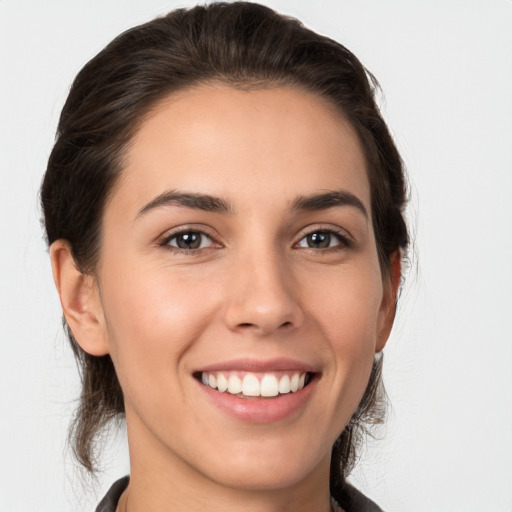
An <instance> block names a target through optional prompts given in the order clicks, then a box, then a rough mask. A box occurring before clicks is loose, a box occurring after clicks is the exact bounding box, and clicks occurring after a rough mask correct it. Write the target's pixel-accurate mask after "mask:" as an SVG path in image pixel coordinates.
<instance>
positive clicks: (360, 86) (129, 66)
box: [41, 2, 408, 494]
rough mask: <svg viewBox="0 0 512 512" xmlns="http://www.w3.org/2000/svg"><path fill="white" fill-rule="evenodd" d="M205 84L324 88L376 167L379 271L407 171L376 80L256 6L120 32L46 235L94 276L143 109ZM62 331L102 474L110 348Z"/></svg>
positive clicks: (345, 453) (48, 216) (335, 473)
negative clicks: (84, 344) (103, 350)
mask: <svg viewBox="0 0 512 512" xmlns="http://www.w3.org/2000/svg"><path fill="white" fill-rule="evenodd" d="M208 82H221V83H224V84H227V85H231V86H233V87H269V86H276V85H277V86H279V85H283V86H292V87H298V88H302V89H304V90H307V91H310V92H313V93H315V94H318V95H319V96H321V97H323V98H325V99H327V100H328V101H329V102H330V104H331V105H332V106H333V107H334V108H335V109H336V110H337V111H338V112H340V113H341V114H342V115H344V116H345V118H346V119H347V120H348V121H349V122H350V123H351V124H352V126H353V127H354V128H355V130H356V131H357V133H358V135H359V137H360V140H361V143H362V146H363V150H364V152H365V156H366V159H367V163H368V174H369V176H368V177H369V181H370V189H371V201H372V204H371V206H372V220H373V225H374V229H375V238H376V243H377V249H378V255H379V261H380V265H381V269H382V273H383V278H384V279H387V278H388V276H389V268H390V257H391V255H392V254H393V253H394V252H395V251H397V250H400V251H402V250H403V249H405V248H406V246H407V244H408V232H407V227H406V224H405V221H404V218H403V208H404V205H405V202H406V186H405V179H404V169H403V165H402V161H401V158H400V155H399V154H398V151H397V149H396V147H395V145H394V143H393V140H392V138H391V136H390V133H389V131H388V129H387V126H386V124H385V122H384V121H383V119H382V117H381V115H380V113H379V110H378V107H377V106H376V103H375V98H374V94H375V89H376V87H377V86H378V84H377V82H376V80H375V79H374V78H373V76H372V75H371V74H370V73H368V72H367V71H366V70H365V68H364V67H363V66H362V64H361V63H360V62H359V60H358V59H357V58H356V57H355V56H354V55H353V54H352V53H351V52H350V51H348V50H347V49H346V48H345V47H343V46H342V45H341V44H339V43H337V42H335V41H333V40H331V39H329V38H327V37H324V36H321V35H318V34H316V33H314V32H313V31H311V30H309V29H307V28H305V27H304V26H303V25H302V24H301V23H300V22H299V21H297V20H295V19H292V18H288V17H284V16H281V15H279V14H277V13H275V12H274V11H272V10H271V9H269V8H267V7H264V6H261V5H258V4H252V3H245V2H235V3H215V4H210V5H207V6H198V7H194V8H192V9H189V10H187V9H178V10H175V11H172V12H171V13H169V14H168V15H166V16H163V17H160V18H157V19H155V20H153V21H150V22H148V23H146V24H144V25H140V26H138V27H135V28H132V29H130V30H128V31H126V32H124V33H123V34H121V35H120V36H118V37H117V38H116V39H114V40H113V41H112V42H111V43H110V44H109V45H108V46H107V47H106V48H105V49H104V50H102V51H101V52H100V53H99V54H98V55H97V56H96V57H94V58H93V59H92V60H91V61H90V62H89V63H88V64H86V66H85V67H84V68H83V69H82V70H81V71H80V73H79V74H78V76H77V77H76V79H75V81H74V83H73V85H72V87H71V90H70V93H69V96H68V98H67V101H66V103H65V105H64V108H63V110H62V113H61V117H60V121H59V125H58V131H57V138H56V142H55V146H54V148H53V151H52V153H51V155H50V158H49V162H48V167H47V170H46V174H45V176H44V180H43V184H42V187H41V202H42V207H43V212H44V221H45V227H46V234H47V241H48V244H51V243H52V242H54V241H55V240H57V239H66V240H67V241H68V242H69V243H70V245H71V248H72V253H73V257H74V259H75V264H76V266H77V268H78V269H79V270H80V271H81V272H83V273H84V274H89V273H94V271H95V266H96V264H97V261H98V254H99V248H100V245H101V235H102V234H101V218H102V214H103V209H104V206H105V203H106V201H107V198H108V195H109V192H110V191H111V190H112V188H113V186H114V184H115V183H116V180H117V179H118V178H119V176H120V174H121V173H122V169H123V154H124V150H125V148H126V146H127V144H128V143H129V141H130V140H131V138H132V136H133V135H134V134H135V133H136V130H137V128H138V127H139V126H140V123H141V122H142V120H143V119H144V117H145V116H146V115H147V113H148V112H149V111H150V110H151V109H152V107H154V106H155V104H157V103H158V102H159V101H160V100H162V99H163V98H164V97H166V96H167V95H169V94H172V93H173V92H175V91H179V90H182V89H185V88H189V87H192V86H194V85H198V84H204V83H208ZM65 327H66V331H67V334H68V337H69V340H70V343H71V346H72V348H73V351H74V354H75V356H76V359H77V362H78V366H79V369H80V374H81V378H82V394H81V397H80V404H79V407H78V409H77V411H76V415H75V420H74V422H73V424H72V427H71V430H70V437H71V440H72V446H73V448H74V453H75V455H76V457H77V459H78V460H79V461H80V462H81V463H82V464H83V465H84V466H85V468H87V469H88V470H89V471H93V470H94V466H95V450H94V446H95V444H94V441H95V438H96V436H97V435H98V434H99V432H100V431H101V429H102V428H103V427H104V426H105V425H107V424H108V422H109V421H110V420H111V419H113V418H119V417H121V416H122V415H123V413H124V403H123V395H122V391H121V387H120V385H119V382H118V380H117V376H116V373H115V370H114V366H113V364H112V360H111V359H110V356H108V355H106V356H102V357H95V356H92V355H89V354H87V353H85V352H84V351H83V350H82V349H81V348H80V347H79V346H78V344H77V343H76V341H75V339H74V337H73V334H72V332H71V331H70V330H69V328H67V326H65ZM381 365H382V360H381V357H380V356H377V357H376V359H375V362H374V366H373V371H372V373H371V377H370V381H369V383H368V387H367V390H366V392H365V395H364V397H363V400H362V401H361V404H360V405H359V408H358V409H357V411H356V412H355V414H354V416H353V417H352V419H351V421H350V423H349V424H348V425H347V427H346V428H345V429H344V430H343V432H342V433H341V435H340V437H339V439H338V440H337V442H336V443H335V445H334V447H333V456H332V462H331V489H332V491H333V494H338V492H339V490H340V489H341V487H342V486H343V481H344V478H345V477H346V475H347V474H348V473H349V472H350V470H351V469H352V467H353V464H354V461H355V458H356V450H357V447H358V444H359V442H360V440H361V438H362V434H363V433H364V432H366V430H367V429H368V428H369V426H371V425H372V424H374V423H379V422H381V421H382V418H383V411H384V407H383V403H385V400H384V395H385V393H384V391H383V388H382V381H381Z"/></svg>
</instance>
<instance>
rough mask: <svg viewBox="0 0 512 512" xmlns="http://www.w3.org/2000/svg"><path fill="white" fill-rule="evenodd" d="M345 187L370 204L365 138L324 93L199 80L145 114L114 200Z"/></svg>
mask: <svg viewBox="0 0 512 512" xmlns="http://www.w3.org/2000/svg"><path fill="white" fill-rule="evenodd" d="M340 188H343V189H348V190H349V191H350V192H352V193H354V194H356V195H357V196H358V197H359V198H360V199H361V201H362V202H363V203H364V204H365V206H366V207H367V209H368V211H369V210H370V191H369V184H368V179H367V171H366V160H365V157H364V154H363V151H362V147H361V144H360V141H359V138H358V136H357V134H356V133H355V130H354V129H353V127H352V126H351V125H350V123H349V122H348V121H347V120H346V119H345V118H344V117H343V116H342V115H341V114H340V113H339V112H336V110H335V109H334V108H333V107H332V106H331V105H330V104H329V103H328V102H327V101H326V100H324V99H323V98H322V97H320V96H318V95H315V94H313V93H310V92H306V91H303V90H300V89H296V88H292V87H274V88H264V89H252V90H240V89H235V88H233V87H230V86H226V85H202V86H198V87H194V88H192V89H188V90H184V91H180V92H178V93H174V94H172V95H170V96H169V97H167V98H165V99H164V100H163V101H161V102H160V103H159V104H157V105H156V106H155V107H154V108H153V109H152V111H151V112H150V113H149V114H148V115H147V116H146V118H145V119H144V120H143V122H142V123H141V125H140V127H139V130H138V132H137V133H136V135H135V136H134V138H133V140H132V142H131V144H130V145H129V147H128V150H127V153H126V155H125V166H124V168H123V172H122V175H121V179H120V180H119V182H118V184H117V186H116V189H115V190H114V191H113V194H112V196H111V198H112V199H114V200H119V199H120V200H122V201H123V202H124V203H125V207H127V208H128V207H130V208H135V207H137V205H140V204H142V203H144V202H147V201H148V200H150V199H151V197H154V196H155V195H158V194H161V193H162V192H163V191H164V190H168V189H179V190H184V191H192V192H200V193H206V194H212V195H218V196H222V197H226V198H228V199H230V200H233V201H234V202H236V201H245V202H247V201H251V200H254V199H256V198H260V199H261V200H264V198H265V197H267V196H268V199H269V202H272V201H274V200H275V199H276V198H278V197H279V198H284V199H286V198H288V199H289V200H290V201H291V200H292V197H295V196H297V195H306V194H311V193H314V192H322V191H325V190H328V189H340Z"/></svg>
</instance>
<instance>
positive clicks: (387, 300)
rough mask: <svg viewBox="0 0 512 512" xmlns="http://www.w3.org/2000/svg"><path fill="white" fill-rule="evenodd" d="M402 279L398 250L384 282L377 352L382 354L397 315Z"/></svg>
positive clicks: (394, 254) (392, 257)
mask: <svg viewBox="0 0 512 512" xmlns="http://www.w3.org/2000/svg"><path fill="white" fill-rule="evenodd" d="M401 277H402V258H401V253H400V250H399V249H397V250H396V251H395V252H394V253H393V254H392V255H391V257H390V258H389V276H388V277H387V279H386V280H385V282H384V293H383V297H382V304H381V310H380V325H379V332H378V339H377V345H376V347H375V352H380V351H382V350H383V349H384V347H385V346H386V342H387V341H388V338H389V335H390V334H391V329H392V327H393V322H394V320H395V313H396V301H397V297H398V288H399V286H400V279H401Z"/></svg>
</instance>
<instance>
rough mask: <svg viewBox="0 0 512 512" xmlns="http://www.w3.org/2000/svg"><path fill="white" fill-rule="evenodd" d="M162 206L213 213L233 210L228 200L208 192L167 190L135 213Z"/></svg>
mask: <svg viewBox="0 0 512 512" xmlns="http://www.w3.org/2000/svg"><path fill="white" fill-rule="evenodd" d="M162 206H185V207H187V208H193V209H195V210H203V211H205V212H214V213H232V211H233V210H232V208H231V206H230V205H229V204H228V202H227V201H225V200H224V199H221V198H220V197H215V196H210V195H208V194H198V193H192V192H177V191H175V190H169V191H167V192H164V193H163V194H160V195H159V196H157V197H155V199H153V200H152V201H150V202H149V203H148V204H146V205H145V206H144V207H143V208H141V209H140V210H139V213H137V218H139V217H141V216H142V215H144V214H146V213H148V212H149V211H151V210H154V209H156V208H160V207H162Z"/></svg>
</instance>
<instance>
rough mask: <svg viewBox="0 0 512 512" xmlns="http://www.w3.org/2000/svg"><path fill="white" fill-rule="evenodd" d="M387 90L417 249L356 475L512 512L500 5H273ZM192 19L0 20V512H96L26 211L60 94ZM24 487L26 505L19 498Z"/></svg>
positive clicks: (508, 212) (18, 1) (120, 10)
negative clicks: (84, 69) (377, 436)
mask: <svg viewBox="0 0 512 512" xmlns="http://www.w3.org/2000/svg"><path fill="white" fill-rule="evenodd" d="M263 3H265V4H268V5H270V6H272V7H274V8H276V9H278V10H280V11H282V12H283V13H286V14H291V15H294V16H297V17H299V18H300V19H302V20H303V21H304V22H305V23H306V24H307V25H308V26H310V27H311V28H313V29H316V30H317V31H320V32H322V33H325V34H327V35H329V36H331V37H334V38H335V39H338V40H339V41H341V42H342V43H343V44H345V45H346V46H348V47H349V48H350V49H351V50H352V51H354V53H356V55H357V56H358V57H359V58H360V59H361V60H362V62H363V63H364V64H365V65H366V66H367V67H368V68H369V69H370V70H371V71H372V72H373V73H374V74H375V75H376V76H377V77H378V78H379V80H380V82H381V84H382V87H383V89H384V93H385V98H384V99H383V101H382V110H383V113H384V115H385V117H386V119H387V120H388V122H389V124H390V126H391V129H392V131H393V132H394V134H395V136H396V141H397V143H398V146H399V148H400V150H401V152H402V154H403V157H404V159H405V162H406V164H407V167H408V169H409V172H410V181H411V206H410V209H409V212H408V217H409V221H410V224H411V227H412V228H413V231H415V232H416V242H415V248H414V252H415V253H416V254H417V257H416V256H415V255H414V253H413V258H412V259H413V261H412V265H411V267H412V268H411V271H410V272H409V273H408V275H407V282H406V287H405V289H404V291H403V293H402V298H401V303H400V311H399V314H398V319H397V323H396V325H395V328H394V331H393V334H392V337H391V339H390V341H389V343H388V347H387V348H386V350H385V353H386V357H385V358H386V363H385V368H386V371H385V379H386V383H387V388H388V392H389V395H390V398H391V403H392V409H391V411H390V418H389V422H388V424H387V427H386V429H385V431H383V432H382V436H383V439H382V440H380V441H376V442H371V443H369V445H368V448H367V450H366V451H365V453H364V454H363V457H362V460H361V463H360V465H359V467H358V469H357V471H356V472H355V473H354V475H353V480H354V481H355V483H356V485H358V486H359V487H361V488H362V489H363V490H364V491H365V492H367V493H368V494H369V495H370V496H371V497H373V498H374V499H375V500H376V501H377V502H378V503H379V504H380V505H381V506H382V507H383V508H384V509H385V510H389V511H391V512H414V511H416V512H432V511H433V510H435V511H436V512H454V511H455V512H456V511H464V512H472V511H475V512H476V511H486V512H488V511H490V512H499V511H505V512H510V511H512V484H511V482H512V469H511V468H512V372H511V361H512V322H511V317H512V266H511V261H512V240H511V239H512V200H511V196H512V172H511V171H512V149H511V146H512V99H511V98H512V92H511V91H512V66H511V58H512V52H511V50H512V2H511V1H510V0H491V1H483V0H481V1H470V0H460V1H455V0H451V1H440V0H434V1H432V0H431V1H429V2H427V1H424V2H420V1H406V0H401V1H399V0H394V1H393V0H388V1H377V0H374V1H370V0H359V1H357V0H341V1H340V0H323V1H315V2H313V1H307V0H295V1H292V0H288V1H287V0H282V1H278V0H275V1H273V0H266V1H263ZM178 5H181V6H184V5H192V2H179V3H178V2H175V1H171V0H170V1H162V0H144V1H143V0H123V1H121V0H119V1H116V0H107V1H105V0H101V1H99V0H87V1H82V0H73V1H69V0H62V1H58V0H46V1H44V2H42V1H36V0H33V1H28V0H0V176H1V180H0V269H1V272H0V342H1V354H0V511H9V512H18V511H20V512H21V511H23V512H26V511H27V510H31V509H37V510H39V511H40V512H45V511H48V512H50V511H52V512H58V511H70V510H73V511H75V510H92V509H93V508H94V506H95V503H96V502H97V499H98V497H99V496H100V495H101V494H102V493H103V492H104V491H105V490H106V488H107V487H108V486H109V485H110V483H111V482H112V481H113V480H114V479H116V478H118V477H119V476H121V475H123V474H125V473H127V472H128V465H127V457H126V453H125V448H124V439H123V434H122V433H121V435H120V436H118V437H117V440H114V441H112V440H108V441H107V444H106V447H105V450H104V454H105V457H104V468H105V470H104V472H102V473H101V474H100V475H99V477H98V480H97V482H96V483H94V482H91V481H89V480H84V479H83V478H82V476H81V474H80V472H79V471H78V470H77V468H76V466H75V465H74V463H73V461H72V458H71V456H70V454H69V451H68V449H67V448H66V443H65V436H66V428H67V424H68V421H69V418H70V414H71V411H72V409H73V407H74V400H75V399H76V397H77V394H78V390H79V387H78V378H77V374H76V369H75V366H74V363H73V361H72V358H71V354H70V351H69V350H68V348H67V345H66V342H65V339H64V336H63V334H62V332H61V329H60V308H59V304H58V300H57V295H56V293H55V291H54V289H53V282H52V278H51V273H50V266H49V262H48V257H47V253H46V250H45V247H44V243H43V241H42V235H41V230H40V226H39V217H40V211H39V208H38V200H37V192H38V187H39V184H40V181H41V177H42V174H43V172H44V169H45V161H46V159H47V157H48V154H49V151H50V149H51V146H52V141H53V137H54V131H55V127H56V123H57V117H58V114H59V111H60V109H61V107H62V104H63V102H64V99H65V95H66V91H67V90H68V87H69V85H70V83H71V80H72V79H73V77H74V76H75V74H76V73H77V72H78V70H79V69H80V68H81V66H82V65H83V64H85V62H86V61H87V60H88V59H89V58H91V57H92V56H93V55H95V54H96V53H97V52H98V51H99V50H100V49H101V48H102V47H103V46H104V45H105V44H106V43H107V42H109V41H110V40H111V39H112V38H113V37H114V36H115V35H117V34H118V33H119V32H121V31H122V30H124V29H126V28H128V27H130V26H132V25H135V24H138V23H141V22H144V21H147V20H149V19H151V18H152V17H154V16H155V15H158V14H163V13H165V12H166V11H168V10H170V9H172V8H174V7H176V6H178ZM27 486H28V488H27Z"/></svg>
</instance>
